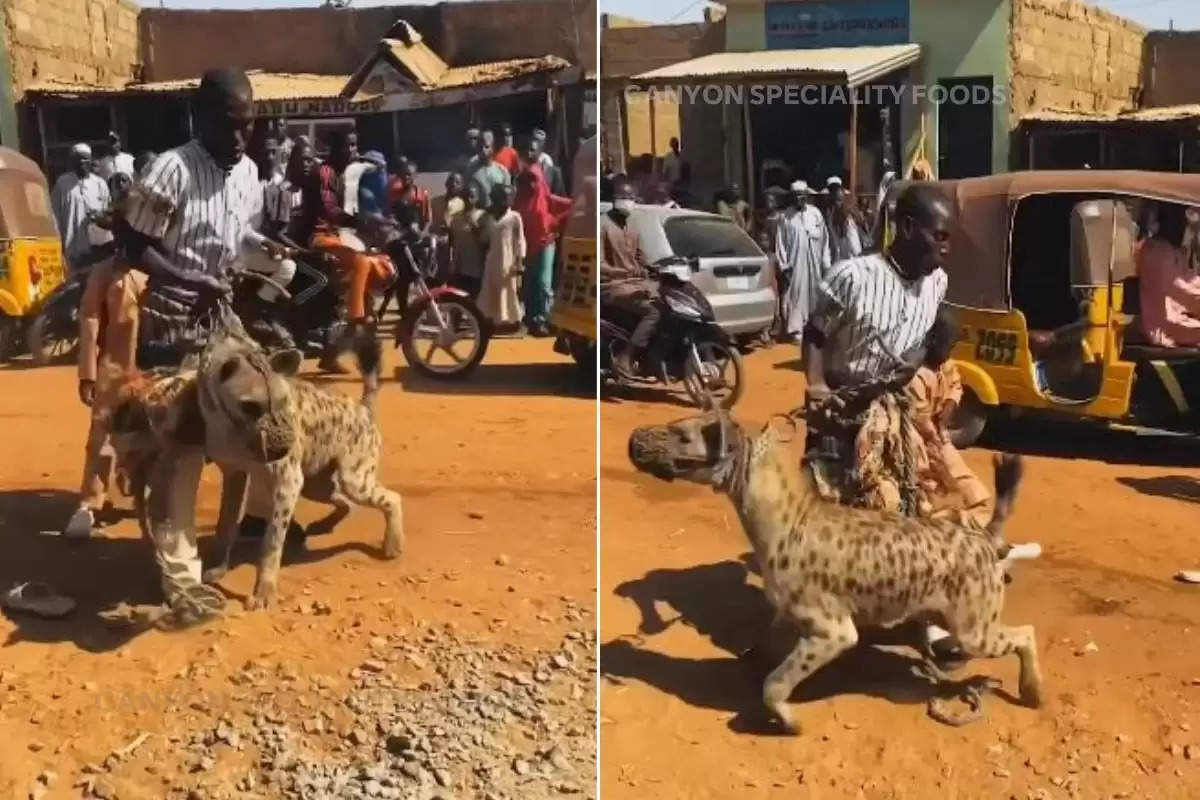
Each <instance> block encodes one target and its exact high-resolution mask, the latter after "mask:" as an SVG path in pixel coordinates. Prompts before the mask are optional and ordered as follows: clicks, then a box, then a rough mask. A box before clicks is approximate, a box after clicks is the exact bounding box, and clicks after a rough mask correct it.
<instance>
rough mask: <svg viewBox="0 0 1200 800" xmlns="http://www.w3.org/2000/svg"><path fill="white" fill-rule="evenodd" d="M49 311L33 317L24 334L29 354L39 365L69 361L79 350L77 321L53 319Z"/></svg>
mask: <svg viewBox="0 0 1200 800" xmlns="http://www.w3.org/2000/svg"><path fill="white" fill-rule="evenodd" d="M51 311H52V309H47V310H46V311H43V312H42V313H40V314H38V315H37V316H36V317H34V318H33V323H32V324H31V325H30V326H29V330H28V331H26V334H25V344H26V346H27V347H28V348H29V355H30V356H32V357H33V363H34V364H37V365H38V366H39V367H44V366H47V365H49V364H60V363H63V362H66V361H69V360H70V359H71V358H73V357H74V356H75V355H76V354H77V353H78V352H79V323H78V321H77V320H76V319H69V320H57V319H54V318H53V315H52V314H51V313H50V312H51ZM71 316H72V317H74V316H75V315H71ZM68 322H69V323H70V324H68Z"/></svg>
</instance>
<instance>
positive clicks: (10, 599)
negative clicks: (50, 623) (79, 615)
mask: <svg viewBox="0 0 1200 800" xmlns="http://www.w3.org/2000/svg"><path fill="white" fill-rule="evenodd" d="M2 603H3V606H4V607H5V608H7V609H11V610H13V611H24V612H26V613H28V614H34V615H36V616H39V617H42V618H44V619H61V618H62V617H65V616H67V615H68V614H70V613H71V612H72V611H74V610H75V601H74V600H72V599H71V598H69V597H63V596H62V595H60V594H58V593H57V592H55V591H54V589H53V588H52V587H51V586H50V585H49V584H46V583H38V582H36V581H29V582H27V583H20V584H17V585H16V586H14V587H13V588H11V589H9V590H8V591H7V592H6V593H5V594H4V598H3V601H2Z"/></svg>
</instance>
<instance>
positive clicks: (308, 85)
mask: <svg viewBox="0 0 1200 800" xmlns="http://www.w3.org/2000/svg"><path fill="white" fill-rule="evenodd" d="M246 74H247V76H248V77H249V78H250V85H251V86H252V87H253V88H254V99H255V100H256V101H258V100H315V99H326V98H335V97H338V96H339V95H340V94H341V91H342V87H343V86H345V85H346V81H348V80H349V79H350V76H349V75H313V74H309V73H294V72H262V71H261V70H253V71H250V72H247V73H246ZM199 85H200V79H199V78H189V79H187V80H177V81H155V82H152V83H130V84H126V85H124V86H120V85H94V84H78V83H69V82H66V81H59V80H55V79H53V78H52V79H49V80H45V81H41V82H39V83H36V84H34V85H33V86H30V87H29V88H28V89H26V91H27V92H34V93H40V94H49V95H59V96H67V95H82V94H143V93H145V94H170V93H180V92H190V91H192V90H193V89H195V88H196V87H198V86H199Z"/></svg>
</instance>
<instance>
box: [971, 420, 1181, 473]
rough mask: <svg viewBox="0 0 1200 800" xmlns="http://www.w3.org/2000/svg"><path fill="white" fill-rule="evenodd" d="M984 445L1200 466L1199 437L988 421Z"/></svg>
mask: <svg viewBox="0 0 1200 800" xmlns="http://www.w3.org/2000/svg"><path fill="white" fill-rule="evenodd" d="M980 444H981V445H982V446H984V447H988V448H991V449H994V450H1000V451H1004V452H1009V453H1020V454H1022V455H1029V456H1043V457H1046V458H1062V459H1085V460H1089V461H1103V462H1105V463H1108V464H1124V465H1141V466H1152V467H1200V438H1195V437H1191V438H1188V437H1180V436H1165V435H1139V434H1136V433H1133V432H1130V431H1119V430H1110V429H1108V428H1104V427H1101V426H1098V425H1090V424H1087V423H1054V422H1049V421H1044V420H1031V419H1029V420H1003V421H1000V420H997V421H995V422H994V423H993V422H989V423H988V427H987V429H986V430H985V431H984V434H983V438H982V440H981V442H980Z"/></svg>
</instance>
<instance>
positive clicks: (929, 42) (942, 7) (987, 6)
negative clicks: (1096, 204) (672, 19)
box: [725, 0, 1012, 172]
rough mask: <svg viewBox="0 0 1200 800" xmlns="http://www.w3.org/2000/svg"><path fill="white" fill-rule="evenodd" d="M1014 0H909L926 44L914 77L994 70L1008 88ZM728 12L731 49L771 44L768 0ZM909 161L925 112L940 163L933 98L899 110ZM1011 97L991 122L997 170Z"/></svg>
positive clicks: (923, 79) (933, 157) (732, 6)
mask: <svg viewBox="0 0 1200 800" xmlns="http://www.w3.org/2000/svg"><path fill="white" fill-rule="evenodd" d="M1011 5H1012V4H1011V0H909V31H910V37H911V39H912V41H914V42H917V43H918V44H920V45H921V61H920V62H919V63H918V64H917V65H916V66H915V67H914V68H913V69H912V72H911V77H910V80H911V81H912V82H914V83H921V84H924V85H925V86H927V87H932V86H934V85H936V84H937V82H938V81H939V80H942V79H945V78H971V77H982V76H984V75H991V76H992V77H993V85H994V86H995V87H998V88H1001V89H1003V90H1004V92H1005V93H1006V94H1007V92H1008V91H1009V88H1010V86H1011V84H1012V80H1011V75H1010V74H1009V73H1010V69H1011V67H1010V61H1009V26H1010V25H1011V17H1012V12H1011ZM726 8H727V16H726V18H725V47H726V49H727V50H731V51H741V52H746V51H752V50H762V49H765V48H766V38H767V32H766V13H765V8H766V0H761V1H760V2H745V0H742V2H730V3H729V4H728V5H727V7H726ZM900 112H901V113H900V129H901V138H902V139H903V140H904V167H907V166H908V165H909V163H910V160H911V158H912V156H913V154H914V151H915V148H916V147H917V143H918V141H919V138H920V131H921V123H920V119H921V116H924V117H925V130H926V150H925V152H926V155H927V156H928V158H929V160H930V163H932V164H933V165H934V166H935V167H936V166H937V114H936V111H935V109H934V108H933V106H932V104H930V103H929V102H927V101H923V102H922V103H920V104H915V103H914V102H913V99H912V96H911V95H910V96H909V97H908V98H907V99H906V101H905V102H904V103H903V105H902V106H901V110H900ZM1008 123H1009V103H1008V102H1007V100H1006V102H1004V103H1002V104H999V105H997V106H996V107H995V109H994V113H993V122H992V125H993V127H992V171H993V172H1004V171H1007V170H1008V164H1009V158H1008V155H1009V154H1008V150H1009V128H1008Z"/></svg>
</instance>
